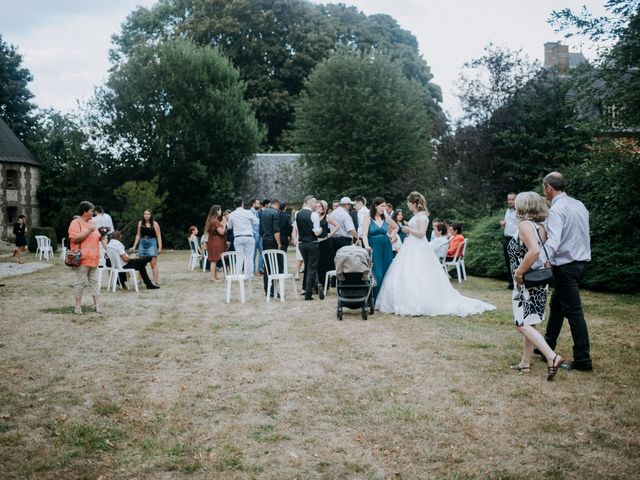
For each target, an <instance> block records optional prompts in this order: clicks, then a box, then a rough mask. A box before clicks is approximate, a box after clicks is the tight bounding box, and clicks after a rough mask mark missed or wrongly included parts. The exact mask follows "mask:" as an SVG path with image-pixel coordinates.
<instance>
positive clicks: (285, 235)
mask: <svg viewBox="0 0 640 480" xmlns="http://www.w3.org/2000/svg"><path fill="white" fill-rule="evenodd" d="M292 230H293V225H292V223H291V214H290V213H289V212H282V211H281V212H280V240H282V243H283V244H289V237H291V231H292Z"/></svg>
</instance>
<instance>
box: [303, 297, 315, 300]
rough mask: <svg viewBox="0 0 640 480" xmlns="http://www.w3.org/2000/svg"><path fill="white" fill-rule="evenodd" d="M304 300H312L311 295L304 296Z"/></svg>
mask: <svg viewBox="0 0 640 480" xmlns="http://www.w3.org/2000/svg"><path fill="white" fill-rule="evenodd" d="M304 299H305V300H313V297H304Z"/></svg>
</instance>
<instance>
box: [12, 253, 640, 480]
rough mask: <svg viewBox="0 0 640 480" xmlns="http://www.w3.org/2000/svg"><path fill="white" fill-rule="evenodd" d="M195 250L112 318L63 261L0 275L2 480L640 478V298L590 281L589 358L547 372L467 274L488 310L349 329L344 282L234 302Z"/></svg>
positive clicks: (505, 303)
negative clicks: (321, 290)
mask: <svg viewBox="0 0 640 480" xmlns="http://www.w3.org/2000/svg"><path fill="white" fill-rule="evenodd" d="M187 258H188V253H187V252H163V254H162V255H161V257H160V268H161V285H162V288H161V289H160V290H149V291H147V290H146V289H144V288H143V289H142V290H141V291H140V293H139V294H136V293H135V292H134V291H120V290H119V291H118V292H117V293H103V296H102V298H103V301H104V304H105V314H103V315H100V316H98V315H95V314H93V313H91V311H90V309H89V308H87V309H86V312H85V314H84V315H82V316H76V315H74V314H73V313H72V308H71V307H70V305H71V304H72V298H71V287H72V283H73V273H72V271H71V269H69V268H67V267H64V266H63V265H62V264H60V263H59V260H56V262H58V263H59V264H58V265H56V266H55V267H54V268H50V269H46V270H42V271H39V272H35V273H32V274H28V275H21V276H15V277H7V278H4V279H0V283H5V286H3V287H0V312H1V313H0V332H1V333H0V365H1V366H2V375H1V376H0V478H3V479H4V478H7V479H25V478H44V479H61V478H64V479H66V478H78V479H80V478H90V479H98V478H100V479H102V480H110V479H132V478H137V479H169V478H171V479H173V478H206V479H209V478H224V479H228V478H231V479H233V478H273V479H282V478H303V479H306V478H310V479H315V478H318V479H320V478H323V479H324V478H326V479H334V478H344V479H352V478H353V479H360V478H362V479H383V478H416V479H422V478H449V479H467V478H495V479H499V478H501V479H507V478H509V479H514V478H523V479H524V478H527V479H528V478H541V479H542V478H545V479H546V478H555V479H563V478H566V479H569V478H571V479H584V478H594V479H599V478H621V479H628V478H639V477H640V437H639V436H638V432H640V398H639V394H640V390H639V387H640V375H639V374H638V368H639V367H640V351H639V348H638V347H639V345H638V343H639V339H640V329H639V328H638V327H639V320H640V299H639V298H638V296H632V295H608V294H601V293H593V292H583V303H584V307H585V314H586V317H587V323H588V326H589V333H590V337H591V352H592V357H593V361H594V368H595V370H594V372H593V373H581V372H575V371H566V370H560V372H559V373H558V376H557V378H556V381H554V382H547V381H546V380H545V373H546V363H544V362H538V361H536V363H535V364H534V366H533V371H532V373H531V374H530V375H528V376H523V375H516V374H515V373H514V372H512V371H511V370H510V369H509V367H508V365H509V364H510V363H515V362H517V361H518V360H519V357H520V352H521V336H520V335H519V334H518V333H517V332H516V330H515V329H514V328H513V326H512V323H511V322H512V321H511V305H510V294H509V292H508V291H507V290H505V289H504V287H505V284H504V283H503V282H498V281H494V280H487V279H480V278H470V279H469V281H468V282H465V283H463V284H462V285H461V286H458V284H457V283H455V286H456V288H460V290H461V291H462V292H463V293H465V294H468V295H470V296H474V297H477V298H481V299H483V300H486V301H489V302H491V303H494V304H495V305H497V306H498V309H497V310H496V311H494V312H489V313H486V314H484V315H482V316H476V317H470V318H463V319H461V318H453V317H435V318H430V317H418V318H404V317H394V316H391V315H383V314H380V313H376V314H375V315H373V316H371V317H369V320H368V321H366V322H364V321H362V320H361V319H360V316H359V312H358V311H355V310H353V311H351V310H347V311H346V314H345V320H344V321H343V322H337V321H336V317H335V306H336V302H335V295H334V293H333V292H332V293H330V294H329V296H328V297H327V299H326V300H325V301H323V302H321V301H314V302H304V301H300V300H299V299H296V298H293V296H292V295H290V296H289V297H287V301H286V302H285V303H284V304H282V303H280V302H277V301H276V302H271V303H269V304H268V305H267V304H265V301H264V297H263V295H262V293H261V283H258V282H256V283H255V284H254V286H253V288H254V292H255V298H254V299H253V300H250V301H249V302H247V303H246V304H244V305H242V304H240V302H239V300H238V293H237V287H234V297H233V299H232V303H231V304H226V303H225V299H224V298H225V286H224V284H223V283H217V284H215V285H212V284H211V283H210V282H209V280H208V274H204V273H202V272H201V271H200V272H198V271H196V272H187V269H186V267H187ZM31 259H32V257H30V258H29V260H31ZM105 282H106V279H105ZM290 288H291V287H290V286H289V287H288V290H287V293H288V294H290V292H291V290H290ZM85 303H87V304H88V303H89V297H88V296H86V298H85ZM571 346H572V342H571V336H570V333H569V329H568V326H567V325H566V324H565V328H564V329H563V332H562V336H561V338H560V342H559V345H558V353H560V354H561V355H563V356H564V357H565V358H566V359H567V360H571V358H572V354H571Z"/></svg>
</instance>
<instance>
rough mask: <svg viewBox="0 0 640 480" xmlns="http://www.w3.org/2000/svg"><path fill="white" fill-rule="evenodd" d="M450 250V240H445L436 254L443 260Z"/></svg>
mask: <svg viewBox="0 0 640 480" xmlns="http://www.w3.org/2000/svg"><path fill="white" fill-rule="evenodd" d="M448 251H449V242H443V243H442V245H440V246H439V247H438V249H437V250H436V252H435V253H436V256H437V257H438V260H440V262H442V261H443V260H444V259H445V258H447V252H448Z"/></svg>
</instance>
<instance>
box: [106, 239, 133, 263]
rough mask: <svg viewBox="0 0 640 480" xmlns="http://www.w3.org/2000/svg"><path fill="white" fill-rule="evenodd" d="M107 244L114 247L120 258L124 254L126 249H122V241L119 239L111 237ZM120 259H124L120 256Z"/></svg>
mask: <svg viewBox="0 0 640 480" xmlns="http://www.w3.org/2000/svg"><path fill="white" fill-rule="evenodd" d="M107 246H108V247H109V248H114V249H115V250H116V251H117V252H118V255H120V258H122V255H126V251H125V249H124V245H123V244H122V242H121V241H120V240H114V239H113V238H112V239H111V240H109V243H108V244H107ZM127 256H128V255H127ZM122 261H123V262H124V261H125V259H124V258H122Z"/></svg>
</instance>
